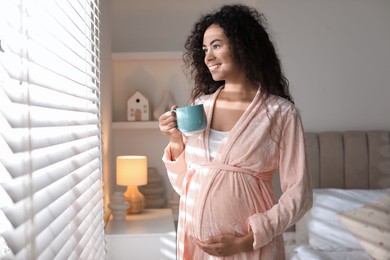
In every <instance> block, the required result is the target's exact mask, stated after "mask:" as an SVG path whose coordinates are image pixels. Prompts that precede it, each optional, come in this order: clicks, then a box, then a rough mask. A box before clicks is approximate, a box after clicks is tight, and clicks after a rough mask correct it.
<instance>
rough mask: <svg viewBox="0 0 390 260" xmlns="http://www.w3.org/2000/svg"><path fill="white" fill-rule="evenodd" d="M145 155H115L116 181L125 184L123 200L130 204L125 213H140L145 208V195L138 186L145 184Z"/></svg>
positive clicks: (146, 166)
mask: <svg viewBox="0 0 390 260" xmlns="http://www.w3.org/2000/svg"><path fill="white" fill-rule="evenodd" d="M147 173H148V164H147V159H146V156H138V155H126V156H118V157H116V183H117V184H118V185H121V186H127V190H126V192H125V193H124V196H125V201H126V202H127V203H129V204H130V207H129V208H128V209H127V214H137V213H140V212H141V211H142V210H143V209H144V208H145V197H144V195H143V194H142V193H141V192H139V190H138V186H140V185H145V184H147V178H148V177H147V176H148V174H147Z"/></svg>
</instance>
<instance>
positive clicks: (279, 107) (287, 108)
mask: <svg viewBox="0 0 390 260" xmlns="http://www.w3.org/2000/svg"><path fill="white" fill-rule="evenodd" d="M267 104H268V109H270V110H273V111H275V112H276V111H278V112H281V113H282V114H284V113H294V114H295V113H299V111H298V108H297V107H296V106H295V104H294V103H292V102H291V101H290V100H287V99H285V98H283V97H280V96H276V95H270V96H269V97H268V98H267Z"/></svg>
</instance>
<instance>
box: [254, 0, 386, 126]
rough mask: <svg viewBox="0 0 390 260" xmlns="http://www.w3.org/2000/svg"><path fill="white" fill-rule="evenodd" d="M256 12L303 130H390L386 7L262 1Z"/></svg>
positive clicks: (355, 1) (376, 2)
mask: <svg viewBox="0 0 390 260" xmlns="http://www.w3.org/2000/svg"><path fill="white" fill-rule="evenodd" d="M260 7H261V8H262V10H263V11H264V12H265V14H266V16H267V17H268V21H269V23H270V25H271V28H272V30H273V36H274V39H275V41H276V43H277V46H278V47H279V51H280V54H281V58H282V62H283V65H284V68H285V72H286V74H287V76H288V78H289V80H290V83H291V90H292V93H293V95H294V97H295V100H296V103H297V105H298V106H299V108H300V109H301V111H302V116H303V120H304V125H305V128H306V130H308V131H326V130H359V129H364V130H372V129H383V130H389V129H390V114H389V112H390V102H389V99H390V82H389V80H388V77H389V75H390V1H388V0H370V1H366V0H337V1H336V0H328V1H325V0H310V1H309V0H295V1H289V0H272V1H271V0H269V1H261V0H260Z"/></svg>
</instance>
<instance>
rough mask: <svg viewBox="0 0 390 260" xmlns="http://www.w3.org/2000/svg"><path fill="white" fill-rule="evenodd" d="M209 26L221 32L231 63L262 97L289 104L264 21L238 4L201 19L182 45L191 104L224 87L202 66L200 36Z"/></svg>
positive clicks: (260, 15) (276, 57)
mask: <svg viewBox="0 0 390 260" xmlns="http://www.w3.org/2000/svg"><path fill="white" fill-rule="evenodd" d="M212 24H217V25H219V26H220V27H221V28H222V29H223V30H224V33H225V35H226V36H227V38H228V39H229V46H230V50H231V51H232V55H233V59H234V60H235V61H236V62H237V64H240V65H241V66H242V68H243V70H244V71H246V74H247V77H248V79H249V80H250V81H252V82H253V83H255V84H257V85H258V86H259V88H261V90H262V92H263V94H265V95H267V96H269V95H270V94H273V95H277V96H281V97H283V98H285V99H287V100H289V101H291V102H292V103H293V99H292V96H291V94H290V91H289V83H288V80H287V79H286V77H285V76H284V75H283V72H282V68H281V64H280V60H279V58H278V55H277V53H276V50H275V47H274V45H273V43H272V42H271V40H270V37H269V35H268V33H267V30H266V29H267V21H266V18H265V17H264V15H263V14H261V13H259V12H258V11H257V10H255V9H254V8H251V7H248V6H244V5H239V4H237V5H225V6H222V7H221V8H220V9H219V10H218V11H216V12H213V13H209V14H205V15H203V16H202V17H201V18H200V19H199V21H198V22H196V23H195V25H194V27H193V29H192V32H191V34H190V35H189V36H188V38H187V40H186V42H185V45H184V47H185V52H184V55H183V59H184V63H185V66H186V67H187V69H188V71H189V73H190V76H191V77H192V78H193V79H194V81H195V84H194V88H193V89H192V93H191V98H192V100H195V99H196V98H198V97H200V96H201V95H204V94H211V93H214V92H215V91H216V90H217V89H218V88H219V87H220V86H222V85H223V84H224V81H214V80H213V78H212V76H211V73H210V71H209V69H208V68H207V66H206V64H205V62H204V58H205V53H204V51H203V48H202V45H203V35H204V33H205V31H206V29H207V28H208V27H209V26H210V25H212Z"/></svg>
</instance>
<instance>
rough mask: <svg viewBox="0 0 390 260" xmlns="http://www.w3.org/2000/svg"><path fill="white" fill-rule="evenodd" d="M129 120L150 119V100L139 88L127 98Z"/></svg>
mask: <svg viewBox="0 0 390 260" xmlns="http://www.w3.org/2000/svg"><path fill="white" fill-rule="evenodd" d="M127 120H128V121H149V120H150V103H149V100H148V99H147V98H146V97H145V96H144V95H143V94H142V93H141V92H139V91H138V90H137V91H136V92H135V93H134V94H133V95H132V96H131V97H130V98H129V99H128V100H127Z"/></svg>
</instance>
